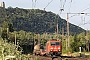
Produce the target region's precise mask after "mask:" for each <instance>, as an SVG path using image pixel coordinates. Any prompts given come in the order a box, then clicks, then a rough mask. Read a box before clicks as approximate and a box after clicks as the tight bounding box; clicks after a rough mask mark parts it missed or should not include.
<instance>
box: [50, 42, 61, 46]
mask: <svg viewBox="0 0 90 60" xmlns="http://www.w3.org/2000/svg"><path fill="white" fill-rule="evenodd" d="M54 45H60V42H51V46H54Z"/></svg>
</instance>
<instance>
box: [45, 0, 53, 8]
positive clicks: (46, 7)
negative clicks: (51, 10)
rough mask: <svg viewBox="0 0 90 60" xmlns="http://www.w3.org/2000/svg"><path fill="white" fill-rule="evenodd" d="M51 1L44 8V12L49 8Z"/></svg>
mask: <svg viewBox="0 0 90 60" xmlns="http://www.w3.org/2000/svg"><path fill="white" fill-rule="evenodd" d="M52 1H53V0H51V1H50V2H49V3H48V4H47V5H46V6H45V8H44V10H45V9H46V8H47V7H48V6H49V4H50V3H51V2H52Z"/></svg>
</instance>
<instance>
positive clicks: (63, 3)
mask: <svg viewBox="0 0 90 60" xmlns="http://www.w3.org/2000/svg"><path fill="white" fill-rule="evenodd" d="M65 3H66V0H64V1H63V0H60V4H61V5H60V14H61V13H62V11H64V6H65Z"/></svg>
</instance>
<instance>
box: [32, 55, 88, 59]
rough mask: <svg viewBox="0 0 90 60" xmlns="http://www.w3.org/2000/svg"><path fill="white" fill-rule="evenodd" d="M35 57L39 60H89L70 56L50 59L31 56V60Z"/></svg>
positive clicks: (48, 57)
mask: <svg viewBox="0 0 90 60" xmlns="http://www.w3.org/2000/svg"><path fill="white" fill-rule="evenodd" d="M35 57H38V58H39V60H90V58H84V57H70V56H61V57H59V56H58V57H50V56H36V55H31V58H32V60H35Z"/></svg>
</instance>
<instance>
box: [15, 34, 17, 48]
mask: <svg viewBox="0 0 90 60" xmlns="http://www.w3.org/2000/svg"><path fill="white" fill-rule="evenodd" d="M16 45H17V41H16V33H15V46H16Z"/></svg>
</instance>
